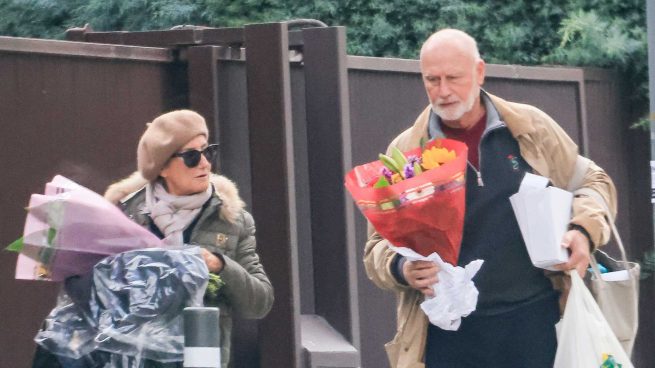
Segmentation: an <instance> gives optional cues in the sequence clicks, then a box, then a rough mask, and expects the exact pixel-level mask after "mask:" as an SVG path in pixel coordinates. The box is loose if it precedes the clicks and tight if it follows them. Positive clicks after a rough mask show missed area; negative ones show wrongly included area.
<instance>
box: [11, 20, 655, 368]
mask: <svg viewBox="0 0 655 368" xmlns="http://www.w3.org/2000/svg"><path fill="white" fill-rule="evenodd" d="M69 39H72V40H77V41H81V42H63V41H45V40H30V39H19V38H8V37H0V132H1V133H0V137H2V143H3V148H4V149H5V150H4V152H5V153H4V155H3V158H4V160H2V163H1V164H0V165H2V166H0V168H2V171H1V172H2V173H3V179H2V187H1V188H0V193H1V197H0V198H1V199H0V204H1V208H2V209H3V210H4V212H5V216H4V218H5V221H4V222H3V224H2V227H1V228H0V244H8V243H9V242H11V241H12V240H13V239H14V238H16V237H17V236H18V235H19V234H20V232H21V226H22V222H23V221H24V211H23V210H22V207H23V206H24V205H25V204H26V202H27V199H28V196H29V194H30V193H33V192H37V191H39V190H41V186H42V185H43V183H45V182H46V181H47V180H48V179H49V178H51V177H52V176H53V175H54V174H57V173H59V174H63V175H65V176H68V177H71V178H72V179H74V180H76V181H78V182H79V183H81V184H83V185H86V186H89V187H90V188H91V189H94V190H98V191H102V190H103V189H104V187H106V185H107V184H109V183H110V182H111V181H112V180H115V179H117V178H120V177H122V176H125V175H127V174H129V173H130V172H131V171H132V170H134V169H135V163H134V162H135V160H134V152H135V147H136V143H137V140H138V138H139V136H140V134H141V132H142V131H143V127H144V125H143V124H144V123H145V122H146V121H149V120H150V119H152V118H153V117H154V116H156V115H158V114H159V113H161V112H163V111H166V110H170V109H173V108H177V107H190V108H192V109H195V110H198V111H199V112H201V113H202V114H203V115H204V116H205V117H206V118H207V120H208V122H209V124H210V129H211V137H210V139H211V140H215V141H219V142H220V144H221V155H220V156H221V157H220V171H222V172H223V173H224V174H225V175H227V176H228V177H231V178H233V179H234V180H235V181H236V182H237V183H238V184H239V187H240V191H241V194H242V196H243V197H244V199H245V200H246V202H247V203H248V205H249V207H250V209H251V212H252V213H253V215H254V217H255V219H256V222H257V230H258V244H259V252H260V254H261V256H262V260H263V263H264V265H265V267H266V269H267V272H268V273H269V276H270V277H271V281H272V282H273V285H274V287H275V293H276V303H275V306H274V308H273V310H272V311H271V313H270V315H269V316H268V317H266V318H265V319H264V320H262V321H246V320H242V321H236V322H235V329H236V331H235V334H234V335H235V337H234V338H235V341H234V350H235V351H234V362H235V364H234V366H235V367H258V366H262V367H276V368H277V367H301V366H302V367H304V366H311V367H354V366H362V367H384V366H387V363H386V356H385V354H384V350H383V344H384V343H385V342H386V341H388V340H390V339H391V338H392V336H393V333H394V331H395V305H394V300H393V296H392V295H391V294H389V293H384V292H382V291H380V290H378V289H377V288H375V287H374V286H373V284H372V283H371V282H370V281H368V279H367V278H366V276H365V274H364V271H363V267H362V260H361V257H362V255H363V245H364V242H365V235H366V234H365V221H364V219H363V217H362V216H361V215H360V214H359V213H358V212H357V210H356V209H355V208H354V206H353V204H352V200H351V199H350V198H349V196H348V195H347V193H345V191H344V188H343V185H342V182H343V174H344V173H345V172H346V171H347V170H348V169H350V168H351V167H352V166H353V165H356V164H360V163H363V162H366V161H371V160H373V159H375V157H376V155H377V153H378V152H380V151H382V150H384V149H385V147H386V146H387V144H388V143H389V141H390V140H391V139H392V138H393V137H394V136H395V135H396V134H398V133H399V132H400V131H401V130H403V129H404V128H406V127H407V126H408V125H409V124H411V123H412V122H413V120H414V118H415V117H416V115H417V114H418V113H419V112H420V111H421V110H422V109H423V108H424V107H425V105H426V102H427V99H426V96H425V92H424V91H423V87H422V84H421V81H420V75H419V71H418V62H417V61H415V60H399V59H383V58H366V57H356V56H348V55H346V53H345V29H344V28H341V27H327V28H306V29H303V30H297V31H289V30H288V28H287V25H286V24H285V23H273V24H260V25H251V26H246V27H244V28H230V29H183V30H175V31H158V32H108V33H83V32H81V31H79V32H76V33H70V34H69ZM94 42H102V43H94ZM487 71H488V73H487V82H486V84H485V87H486V88H487V89H488V90H489V91H490V92H492V93H494V94H498V95H500V96H502V97H505V98H507V99H510V100H515V101H519V102H526V103H530V104H533V105H535V106H537V107H539V108H541V109H543V110H545V111H546V112H548V113H549V114H550V115H551V116H552V117H553V118H555V120H557V121H558V122H559V123H560V124H561V125H562V126H563V127H564V129H565V130H566V131H567V132H568V133H569V134H570V135H571V137H572V138H573V139H574V140H576V142H578V143H579V145H580V147H581V148H582V149H583V151H584V152H585V153H587V154H588V155H589V156H590V157H591V158H592V159H594V160H595V161H597V162H598V163H599V164H600V165H601V166H603V167H605V168H606V169H607V171H608V172H609V173H610V174H611V175H612V177H613V178H614V180H615V181H616V184H617V188H618V190H619V193H620V197H619V202H620V217H619V227H620V229H621V230H622V232H623V234H622V235H623V236H624V237H625V240H626V243H628V244H630V249H629V254H630V256H631V258H637V257H640V256H641V255H642V253H643V252H644V251H645V250H646V249H648V248H649V246H650V244H652V235H650V234H652V232H651V231H640V230H642V229H648V228H649V227H650V224H651V223H652V221H651V220H650V216H651V215H650V204H649V203H648V200H647V198H648V180H649V177H648V174H647V173H648V170H647V168H648V145H647V142H648V137H647V134H645V133H640V132H638V131H631V130H628V129H627V126H628V122H629V119H630V117H629V116H628V112H627V111H624V108H623V106H624V104H623V98H622V96H623V93H622V90H621V86H620V85H619V83H617V78H616V77H615V76H614V75H612V74H611V73H610V72H607V71H603V70H588V69H577V68H534V67H517V66H504V65H488V70H487ZM0 265H2V267H1V271H0V272H2V274H1V275H0V284H2V291H3V294H4V301H3V302H2V303H1V304H0V316H2V320H3V322H2V327H1V328H2V330H0V346H1V347H2V348H1V349H2V352H1V354H2V359H0V367H5V366H6V367H23V366H28V364H29V363H28V362H29V360H30V356H31V353H32V351H33V349H34V344H33V342H32V341H31V339H32V337H33V335H34V333H35V331H36V329H37V328H38V327H39V324H40V322H41V321H42V320H43V317H44V316H45V315H46V314H47V312H48V311H49V309H50V308H51V307H52V306H53V303H54V297H55V294H56V292H57V289H58V286H57V285H54V284H50V283H43V282H24V281H16V280H14V279H13V272H14V265H15V255H13V254H9V253H7V252H0ZM652 289H653V283H652V278H650V279H647V280H645V282H644V283H643V285H642V296H643V297H642V303H641V305H642V323H641V332H640V335H639V339H638V341H637V346H636V349H635V363H636V366H646V365H647V363H646V362H649V361H651V360H652V359H653V352H652V351H651V350H650V349H648V348H647V347H646V346H645V343H644V342H645V341H650V339H652V338H653V330H654V329H653V326H652V318H650V312H649V311H648V308H647V306H648V304H649V303H650V300H652V297H653V295H652V294H653V290H652ZM5 321H6V322H5Z"/></svg>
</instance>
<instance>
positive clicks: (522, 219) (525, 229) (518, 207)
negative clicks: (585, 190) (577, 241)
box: [509, 173, 573, 269]
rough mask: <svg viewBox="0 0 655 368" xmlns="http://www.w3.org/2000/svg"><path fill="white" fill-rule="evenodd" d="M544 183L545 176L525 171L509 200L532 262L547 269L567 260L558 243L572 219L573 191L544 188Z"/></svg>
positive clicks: (563, 249) (566, 253)
mask: <svg viewBox="0 0 655 368" xmlns="http://www.w3.org/2000/svg"><path fill="white" fill-rule="evenodd" d="M547 183H548V179H546V178H544V177H541V176H538V175H533V174H529V173H528V174H526V175H525V178H524V179H523V182H522V183H521V187H520V188H519V192H518V193H516V194H514V195H512V196H511V197H510V198H509V200H510V202H511V204H512V208H513V209H514V214H515V216H516V220H517V222H518V224H519V228H520V230H521V235H523V240H524V241H525V245H526V247H527V249H528V254H529V255H530V260H531V261H532V264H534V265H535V266H536V267H540V268H546V269H550V266H553V265H556V264H560V263H564V262H566V261H568V259H569V255H568V252H567V250H566V249H565V248H563V247H562V245H561V244H562V238H563V237H564V233H565V232H566V229H567V226H568V224H569V220H570V219H571V204H572V202H573V194H572V193H571V192H567V191H565V190H562V189H560V188H556V187H545V185H546V184H547Z"/></svg>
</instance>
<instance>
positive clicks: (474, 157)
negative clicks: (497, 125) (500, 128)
mask: <svg viewBox="0 0 655 368" xmlns="http://www.w3.org/2000/svg"><path fill="white" fill-rule="evenodd" d="M439 126H440V127H441V131H442V132H443V134H444V135H445V136H446V138H449V139H454V140H458V141H460V142H464V143H465V144H466V146H467V147H468V148H469V154H468V160H469V162H470V163H471V164H472V165H473V166H475V168H476V169H479V168H480V152H479V150H478V147H479V145H480V139H481V138H482V133H484V129H485V128H486V127H487V113H486V112H485V113H484V115H482V117H481V118H480V120H478V122H477V123H475V124H474V125H473V126H472V127H471V128H469V129H462V128H451V127H449V126H447V125H446V124H444V123H443V121H441V120H439Z"/></svg>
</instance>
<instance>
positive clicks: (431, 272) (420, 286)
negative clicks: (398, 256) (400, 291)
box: [403, 261, 439, 297]
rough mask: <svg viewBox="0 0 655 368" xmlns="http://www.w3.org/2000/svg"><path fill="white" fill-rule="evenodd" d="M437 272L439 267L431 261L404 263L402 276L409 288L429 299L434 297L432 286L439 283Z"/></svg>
mask: <svg viewBox="0 0 655 368" xmlns="http://www.w3.org/2000/svg"><path fill="white" fill-rule="evenodd" d="M438 272H439V267H438V266H437V265H436V264H435V263H434V262H431V261H415V262H405V264H403V276H404V277H405V280H406V281H407V283H408V284H409V286H411V287H413V288H414V289H416V290H418V291H420V292H421V293H423V295H425V296H429V297H432V296H434V290H433V289H432V285H434V284H436V283H437V282H438V281H439V279H438V278H437V273H438Z"/></svg>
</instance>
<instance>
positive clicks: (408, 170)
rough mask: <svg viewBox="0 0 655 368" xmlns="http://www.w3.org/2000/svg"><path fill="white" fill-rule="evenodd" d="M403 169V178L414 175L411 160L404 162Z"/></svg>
mask: <svg viewBox="0 0 655 368" xmlns="http://www.w3.org/2000/svg"><path fill="white" fill-rule="evenodd" d="M403 169H404V174H405V179H409V178H413V177H414V164H413V163H411V162H408V163H406V164H405V167H404V168H403Z"/></svg>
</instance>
